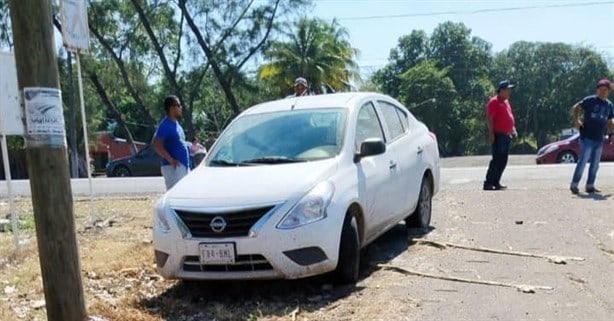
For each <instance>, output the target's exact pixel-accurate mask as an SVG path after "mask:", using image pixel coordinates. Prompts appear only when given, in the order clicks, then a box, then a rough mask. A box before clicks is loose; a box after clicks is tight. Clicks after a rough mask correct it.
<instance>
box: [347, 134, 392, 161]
mask: <svg viewBox="0 0 614 321" xmlns="http://www.w3.org/2000/svg"><path fill="white" fill-rule="evenodd" d="M385 152H386V143H384V141H383V140H381V139H379V138H369V139H366V140H365V141H364V142H362V144H361V145H360V153H358V154H356V155H354V162H355V163H358V162H359V161H360V160H361V159H363V158H365V157H369V156H375V155H381V154H384V153H385Z"/></svg>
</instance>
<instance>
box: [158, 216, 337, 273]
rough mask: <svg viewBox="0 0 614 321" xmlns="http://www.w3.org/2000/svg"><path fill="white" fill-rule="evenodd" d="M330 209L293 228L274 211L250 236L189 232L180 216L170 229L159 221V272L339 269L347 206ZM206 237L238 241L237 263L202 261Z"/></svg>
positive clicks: (270, 271)
mask: <svg viewBox="0 0 614 321" xmlns="http://www.w3.org/2000/svg"><path fill="white" fill-rule="evenodd" d="M279 211H280V212H283V213H285V212H286V211H284V210H282V209H280V210H279ZM327 212H328V216H327V217H326V218H325V219H323V220H320V221H317V222H314V223H311V224H308V225H305V226H302V227H298V228H295V229H290V230H284V229H278V228H276V225H277V224H278V222H279V220H280V218H281V217H283V215H281V216H280V215H275V214H274V215H271V216H270V217H268V218H266V222H259V223H257V224H256V225H260V226H262V228H261V229H260V230H258V231H256V232H255V233H253V234H251V235H250V236H246V237H233V238H183V236H182V235H181V232H180V231H179V228H178V227H177V225H176V224H174V222H173V224H171V230H170V231H169V232H167V233H164V232H162V231H160V230H159V229H157V228H156V227H154V232H153V233H154V235H153V239H154V249H155V251H156V253H155V254H156V261H157V270H158V273H160V275H162V276H163V277H164V278H167V279H193V280H258V279H298V278H304V277H309V276H314V275H319V274H323V273H327V272H330V271H333V270H334V269H335V268H336V266H337V261H338V257H339V240H340V237H341V226H342V225H343V219H344V215H345V210H341V209H340V208H339V209H337V208H336V207H335V205H334V204H331V205H330V206H329V208H328V211H327ZM201 243H232V244H234V248H235V254H236V256H235V257H236V262H235V264H233V265H202V264H201V263H200V250H199V244H201Z"/></svg>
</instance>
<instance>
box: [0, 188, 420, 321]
mask: <svg viewBox="0 0 614 321" xmlns="http://www.w3.org/2000/svg"><path fill="white" fill-rule="evenodd" d="M154 202H155V198H154V197H144V198H134V199H121V198H111V199H96V200H94V201H93V203H90V202H89V200H84V199H78V200H76V201H75V203H74V209H75V217H76V226H77V237H78V242H79V252H80V260H81V271H82V279H83V287H84V290H85V296H86V303H87V310H88V314H89V315H90V316H97V317H101V318H103V319H102V320H118V321H159V320H178V321H204V320H216V321H235V320H246V321H277V320H293V318H292V317H291V316H290V315H291V314H292V312H293V311H294V310H295V309H297V308H298V309H299V311H300V312H299V313H298V314H297V318H296V320H300V321H302V320H376V319H377V320H379V319H382V318H383V319H385V317H382V314H381V311H379V312H377V311H376V310H374V304H373V303H374V302H375V303H377V302H387V301H390V300H391V298H390V297H387V296H386V295H387V294H386V292H385V291H381V289H380V288H379V286H380V285H379V283H378V285H377V287H375V286H369V283H373V282H376V281H372V280H371V278H367V279H365V281H364V282H365V283H367V285H366V286H363V285H360V284H359V286H358V287H335V288H334V289H330V288H326V289H325V288H324V287H323V285H324V284H326V283H327V282H329V280H326V279H325V278H322V279H317V280H314V279H309V280H301V281H268V282H265V281H262V282H225V283H220V282H180V281H174V280H164V279H162V278H161V277H160V276H158V275H157V274H156V271H155V266H154V257H153V247H152V243H151V241H152V239H151V238H152V235H151V227H152V226H151V225H152V222H151V211H152V208H153V206H154ZM16 205H17V209H18V213H20V214H21V215H23V216H22V219H23V220H24V222H26V223H25V224H24V226H27V227H28V228H27V229H25V230H20V237H21V239H22V240H24V241H25V243H24V244H23V245H22V246H21V249H20V251H19V252H18V253H16V252H15V251H14V244H13V237H12V234H11V233H0V320H40V321H42V320H46V311H45V309H44V308H39V309H35V308H34V307H33V305H34V303H35V302H36V301H40V300H44V294H43V289H42V279H41V277H40V265H39V260H38V250H37V245H36V238H35V235H36V234H35V231H34V229H33V228H32V227H31V223H30V222H33V219H32V215H31V214H30V213H32V208H31V203H30V200H29V199H19V200H17V202H16ZM7 211H8V208H7V205H6V204H4V203H0V212H7ZM22 213H26V214H22ZM101 222H110V223H111V224H110V226H107V227H96V225H97V224H98V225H101V224H100V223H101ZM368 273H380V272H373V271H370V272H368ZM377 282H379V281H377ZM391 284H392V283H391ZM376 305H378V304H376ZM378 306H379V305H378ZM407 308H408V309H413V308H414V307H412V306H408V307H407ZM383 319H382V320H383Z"/></svg>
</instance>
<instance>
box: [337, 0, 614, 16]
mask: <svg viewBox="0 0 614 321" xmlns="http://www.w3.org/2000/svg"><path fill="white" fill-rule="evenodd" d="M601 5H614V1H611V0H610V1H594V2H576V3H564V4H548V5H531V6H521V7H503V8H487V9H477V10H468V11H440V12H418V13H405V14H393V15H374V16H357V17H339V18H336V19H337V20H339V21H341V20H344V21H357V20H376V19H395V18H411V17H433V16H447V15H474V14H480V13H490V12H505V11H522V10H534V9H552V8H574V7H589V6H601Z"/></svg>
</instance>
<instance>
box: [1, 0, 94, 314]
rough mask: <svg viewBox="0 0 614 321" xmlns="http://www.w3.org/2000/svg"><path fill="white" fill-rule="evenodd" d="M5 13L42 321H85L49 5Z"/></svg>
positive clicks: (13, 6)
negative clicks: (22, 124) (22, 126)
mask: <svg viewBox="0 0 614 321" xmlns="http://www.w3.org/2000/svg"><path fill="white" fill-rule="evenodd" d="M9 12H10V16H11V23H12V27H13V43H14V50H15V62H16V66H17V78H18V84H19V90H20V93H21V95H22V100H21V104H22V106H23V107H22V108H24V109H25V110H24V115H25V116H26V124H27V126H26V136H25V138H26V155H27V159H28V172H29V177H30V189H31V191H32V205H33V209H34V219H35V223H36V237H37V241H38V251H39V260H40V266H41V274H42V278H43V287H44V291H45V300H46V308H47V319H48V320H49V321H83V320H85V318H86V311H85V299H84V296H83V286H82V280H81V270H80V267H79V265H80V264H79V253H78V249H77V238H76V235H75V221H74V215H73V214H74V213H73V199H72V191H71V186H70V175H69V169H68V154H67V150H66V131H65V128H64V124H63V121H64V119H63V112H62V104H61V95H59V88H60V86H59V85H60V84H59V77H58V66H57V60H56V55H55V50H56V48H55V44H54V34H53V24H52V21H51V19H52V11H51V1H49V0H9ZM33 87H36V88H33ZM58 100H59V101H58ZM60 122H61V123H60Z"/></svg>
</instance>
